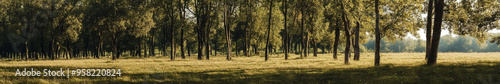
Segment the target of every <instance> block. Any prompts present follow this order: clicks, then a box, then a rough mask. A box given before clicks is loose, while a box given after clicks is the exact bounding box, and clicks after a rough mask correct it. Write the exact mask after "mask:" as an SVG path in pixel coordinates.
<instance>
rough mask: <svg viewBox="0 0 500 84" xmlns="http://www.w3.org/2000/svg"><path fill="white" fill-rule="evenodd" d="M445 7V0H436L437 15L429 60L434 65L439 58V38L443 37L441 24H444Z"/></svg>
mask: <svg viewBox="0 0 500 84" xmlns="http://www.w3.org/2000/svg"><path fill="white" fill-rule="evenodd" d="M443 8H444V0H436V7H435V9H434V10H435V11H436V13H435V14H436V15H435V18H434V27H433V31H432V40H431V42H432V43H431V49H430V52H429V58H428V60H427V65H434V64H436V60H437V53H438V46H439V39H440V38H441V37H440V36H441V25H442V21H443V20H442V18H443Z"/></svg>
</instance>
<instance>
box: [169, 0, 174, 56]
mask: <svg viewBox="0 0 500 84" xmlns="http://www.w3.org/2000/svg"><path fill="white" fill-rule="evenodd" d="M170 5H171V7H173V5H174V2H170ZM174 32H175V27H174V9H170V34H171V38H170V60H175V34H174Z"/></svg>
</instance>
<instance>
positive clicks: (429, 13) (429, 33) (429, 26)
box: [425, 0, 434, 59]
mask: <svg viewBox="0 0 500 84" xmlns="http://www.w3.org/2000/svg"><path fill="white" fill-rule="evenodd" d="M433 4H434V1H433V0H429V6H428V9H427V27H426V34H425V37H426V38H425V40H426V41H425V59H428V58H429V52H430V50H431V42H432V10H433V8H434V6H433Z"/></svg>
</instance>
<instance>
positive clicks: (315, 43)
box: [312, 39, 318, 57]
mask: <svg viewBox="0 0 500 84" xmlns="http://www.w3.org/2000/svg"><path fill="white" fill-rule="evenodd" d="M312 42H313V47H314V48H313V49H314V50H313V52H314V53H313V56H314V57H317V56H318V44H317V42H316V40H315V39H312Z"/></svg>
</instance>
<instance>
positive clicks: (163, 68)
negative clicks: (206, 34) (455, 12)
mask: <svg viewBox="0 0 500 84" xmlns="http://www.w3.org/2000/svg"><path fill="white" fill-rule="evenodd" d="M381 55H382V59H381V66H378V67H374V66H373V65H374V64H373V61H374V59H373V58H374V56H373V53H362V54H361V60H360V61H353V60H350V64H348V65H345V64H344V60H343V59H344V57H343V55H339V59H337V60H334V59H333V57H332V54H319V55H318V56H317V57H313V56H312V54H310V56H309V57H306V58H304V59H299V56H298V55H295V54H292V56H291V57H290V59H289V60H284V57H283V55H282V54H278V55H276V54H274V55H271V58H270V60H268V61H264V58H263V57H261V56H251V57H243V56H237V57H233V60H231V61H227V60H225V56H223V55H220V56H212V57H211V59H210V60H197V59H196V56H190V57H188V58H187V59H181V58H180V57H178V58H177V59H176V60H175V61H171V60H170V59H169V57H151V58H143V59H139V58H124V59H119V60H116V61H111V60H110V59H71V60H55V61H54V60H40V61H4V60H2V61H1V62H0V66H1V67H0V83H238V84H239V83H244V84H246V83H447V84H448V83H452V84H455V83H483V82H487V83H491V82H499V81H500V80H499V79H500V53H439V57H438V63H437V65H434V66H425V65H424V64H425V59H424V56H425V53H382V54H381ZM23 68H35V69H59V68H64V69H65V68H70V69H78V68H80V69H82V68H115V69H121V70H122V76H120V77H75V76H72V77H70V78H66V77H16V76H14V75H15V71H16V69H23Z"/></svg>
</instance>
